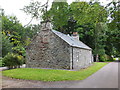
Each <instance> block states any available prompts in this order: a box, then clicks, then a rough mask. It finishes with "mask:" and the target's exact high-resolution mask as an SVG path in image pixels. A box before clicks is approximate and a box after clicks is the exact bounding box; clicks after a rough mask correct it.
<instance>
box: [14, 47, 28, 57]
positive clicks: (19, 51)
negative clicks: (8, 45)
mask: <svg viewBox="0 0 120 90" xmlns="http://www.w3.org/2000/svg"><path fill="white" fill-rule="evenodd" d="M12 50H13V53H17V54H18V55H21V56H24V57H25V56H26V55H25V54H26V53H25V48H24V47H22V46H16V47H13V48H12Z"/></svg>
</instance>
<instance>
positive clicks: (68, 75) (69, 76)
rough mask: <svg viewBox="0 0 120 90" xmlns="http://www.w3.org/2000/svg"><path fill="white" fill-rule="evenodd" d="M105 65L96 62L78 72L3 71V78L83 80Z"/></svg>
mask: <svg viewBox="0 0 120 90" xmlns="http://www.w3.org/2000/svg"><path fill="white" fill-rule="evenodd" d="M106 64H107V63H102V62H96V63H94V64H93V65H92V66H90V67H88V68H86V69H81V70H79V71H68V70H53V69H33V68H19V69H12V70H5V71H3V76H7V77H11V78H16V79H25V80H40V81H64V80H83V79H85V78H87V77H88V76H90V75H92V74H93V73H95V72H96V71H98V70H99V69H100V68H102V67H103V66H105V65H106Z"/></svg>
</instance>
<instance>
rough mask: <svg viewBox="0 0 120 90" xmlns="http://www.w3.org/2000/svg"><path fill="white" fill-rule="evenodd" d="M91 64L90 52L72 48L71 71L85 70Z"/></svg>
mask: <svg viewBox="0 0 120 90" xmlns="http://www.w3.org/2000/svg"><path fill="white" fill-rule="evenodd" d="M92 62H93V61H92V51H91V50H87V49H80V48H75V47H73V69H81V68H86V67H88V66H89V65H90V64H91V63H92Z"/></svg>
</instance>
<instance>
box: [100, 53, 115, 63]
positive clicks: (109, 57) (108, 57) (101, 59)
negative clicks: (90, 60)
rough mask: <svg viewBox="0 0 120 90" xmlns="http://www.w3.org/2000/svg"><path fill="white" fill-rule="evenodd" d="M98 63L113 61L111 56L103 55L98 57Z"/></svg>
mask: <svg viewBox="0 0 120 90" xmlns="http://www.w3.org/2000/svg"><path fill="white" fill-rule="evenodd" d="M99 61H101V62H106V61H113V58H112V57H111V56H109V55H106V54H105V55H101V56H100V60H99Z"/></svg>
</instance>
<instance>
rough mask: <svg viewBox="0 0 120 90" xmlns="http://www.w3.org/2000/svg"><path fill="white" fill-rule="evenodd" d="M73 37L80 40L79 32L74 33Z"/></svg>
mask: <svg viewBox="0 0 120 90" xmlns="http://www.w3.org/2000/svg"><path fill="white" fill-rule="evenodd" d="M72 37H73V38H74V39H76V40H79V34H78V32H73V34H72Z"/></svg>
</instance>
